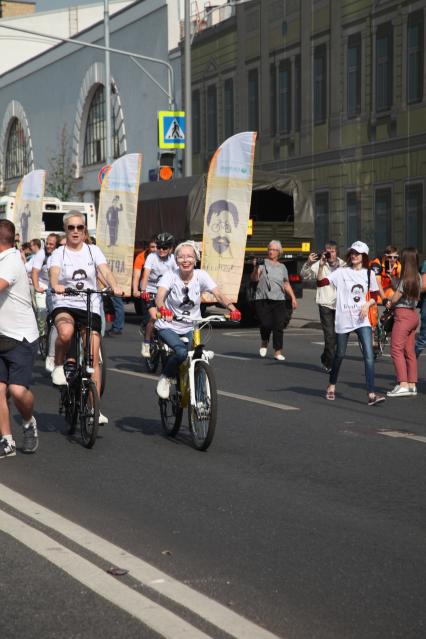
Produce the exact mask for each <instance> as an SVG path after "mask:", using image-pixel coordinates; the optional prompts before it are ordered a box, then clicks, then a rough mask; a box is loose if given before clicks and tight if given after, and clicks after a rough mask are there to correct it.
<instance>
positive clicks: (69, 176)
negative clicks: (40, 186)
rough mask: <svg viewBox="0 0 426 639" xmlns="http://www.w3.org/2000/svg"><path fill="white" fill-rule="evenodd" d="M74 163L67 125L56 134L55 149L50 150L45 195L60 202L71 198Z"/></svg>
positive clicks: (73, 193) (74, 180) (74, 182)
mask: <svg viewBox="0 0 426 639" xmlns="http://www.w3.org/2000/svg"><path fill="white" fill-rule="evenodd" d="M75 170H76V165H75V164H74V162H73V161H72V149H71V136H70V135H69V133H68V129H67V125H66V124H64V126H63V127H62V128H61V130H60V131H59V134H58V144H57V148H56V150H55V151H52V150H51V151H50V157H49V160H48V173H47V180H46V195H50V196H52V197H57V198H59V199H60V200H61V201H62V202H67V201H69V200H72V199H73V198H74V197H75V194H76V182H77V181H76V178H75V177H74V176H75Z"/></svg>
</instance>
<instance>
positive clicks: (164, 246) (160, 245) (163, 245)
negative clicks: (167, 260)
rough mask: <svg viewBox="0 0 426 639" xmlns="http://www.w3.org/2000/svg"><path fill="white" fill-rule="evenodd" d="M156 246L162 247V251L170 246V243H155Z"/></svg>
mask: <svg viewBox="0 0 426 639" xmlns="http://www.w3.org/2000/svg"><path fill="white" fill-rule="evenodd" d="M157 248H158V249H162V250H163V251H165V250H166V249H169V248H172V247H171V246H170V244H157Z"/></svg>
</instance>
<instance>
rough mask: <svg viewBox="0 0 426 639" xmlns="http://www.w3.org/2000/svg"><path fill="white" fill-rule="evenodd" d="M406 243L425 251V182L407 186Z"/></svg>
mask: <svg viewBox="0 0 426 639" xmlns="http://www.w3.org/2000/svg"><path fill="white" fill-rule="evenodd" d="M405 229H406V245H407V246H415V247H417V250H418V251H420V252H422V251H423V184H407V186H406V187H405Z"/></svg>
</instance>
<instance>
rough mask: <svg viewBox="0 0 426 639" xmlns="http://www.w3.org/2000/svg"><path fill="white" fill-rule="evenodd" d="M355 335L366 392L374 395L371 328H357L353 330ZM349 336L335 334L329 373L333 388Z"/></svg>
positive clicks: (346, 334)
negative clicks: (360, 351)
mask: <svg viewBox="0 0 426 639" xmlns="http://www.w3.org/2000/svg"><path fill="white" fill-rule="evenodd" d="M355 333H356V334H357V335H358V339H359V341H360V342H361V346H362V352H363V357H364V368H365V381H366V383H367V392H368V393H374V392H375V390H374V353H373V340H372V336H371V326H361V328H357V329H356V330H355ZM349 335H350V333H337V334H336V352H335V354H334V359H333V364H332V367H331V373H330V384H333V386H334V384H335V383H336V382H337V377H338V375H339V370H340V366H341V365H342V361H343V358H344V357H345V353H346V347H347V345H348V339H349Z"/></svg>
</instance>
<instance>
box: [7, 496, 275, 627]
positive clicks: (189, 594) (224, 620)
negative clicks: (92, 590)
mask: <svg viewBox="0 0 426 639" xmlns="http://www.w3.org/2000/svg"><path fill="white" fill-rule="evenodd" d="M0 500H1V501H3V502H5V503H6V504H8V505H9V506H11V507H12V508H14V509H15V510H17V511H19V512H21V513H23V514H25V515H27V516H28V517H30V518H32V519H34V520H35V521H38V522H40V523H42V524H43V525H44V526H47V527H48V528H51V529H52V530H55V531H56V532H58V533H60V534H61V535H63V536H64V537H66V538H67V539H70V540H71V541H73V542H74V543H76V544H78V545H79V546H81V547H82V548H84V549H85V550H87V551H89V552H91V553H93V554H95V555H97V556H98V557H100V558H101V559H103V560H104V561H106V562H108V563H109V564H111V565H112V566H119V567H120V568H125V569H126V570H128V571H129V574H130V576H131V577H132V578H133V579H136V580H137V581H139V582H140V583H141V584H144V585H145V586H148V587H149V588H151V589H153V590H156V591H157V592H159V593H160V594H161V595H163V596H165V597H167V598H168V599H170V600H171V601H173V602H175V603H177V604H179V605H181V606H183V607H185V608H187V609H188V610H191V611H192V612H193V613H195V614H196V615H198V616H199V617H201V618H202V619H205V620H206V621H208V622H210V623H211V624H213V625H214V626H217V627H218V628H220V629H221V630H223V631H224V632H226V633H228V634H229V635H230V636H231V637H235V638H236V639H277V637H276V635H273V634H272V633H270V632H269V631H268V630H265V629H263V628H261V627H260V626H257V625H256V624H255V623H252V622H251V621H249V620H248V619H245V618H244V617H241V616H240V615H238V614H237V613H235V612H233V611H232V610H229V609H228V608H227V607H226V606H223V605H222V604H219V603H217V602H216V601H214V600H213V599H210V598H209V597H207V596H206V595H203V594H201V593H199V592H197V591H196V590H193V589H192V588H189V586H186V585H184V584H182V583H180V582H179V581H177V580H176V579H174V578H173V577H170V576H169V575H167V574H166V573H164V572H162V571H161V570H158V569H157V568H155V567H154V566H151V565H150V564H148V563H147V562H145V561H143V560H142V559H139V557H136V556H135V555H132V554H130V553H128V552H127V551H126V550H124V548H120V547H119V546H116V545H115V544H112V543H110V542H109V541H107V540H106V539H103V538H102V537H99V536H98V535H96V534H94V533H92V532H90V531H89V530H86V529H85V528H83V527H82V526H79V525H78V524H75V523H73V522H72V521H70V520H68V519H65V518H64V517H62V516H61V515H58V514H56V513H55V512H53V511H52V510H49V509H48V508H45V507H44V506H41V505H40V504H37V503H36V502H34V501H32V500H31V499H28V498H27V497H24V496H23V495H21V494H20V493H17V492H15V491H14V490H11V489H10V488H7V487H6V486H4V485H2V484H0ZM0 515H2V513H0ZM30 531H31V535H30V536H29V544H30V547H32V546H33V535H34V534H35V530H34V529H33V528H30ZM40 534H42V533H40ZM48 539H49V538H48ZM51 543H52V540H50V539H49V544H51ZM54 543H56V542H54ZM88 563H89V564H90V562H88ZM90 565H91V566H92V564H90ZM106 577H107V575H105V573H104V572H103V573H102V578H103V580H104V581H105V579H106ZM126 596H127V595H126ZM138 601H139V600H138ZM139 605H140V603H139ZM154 606H155V603H153V602H150V608H151V609H153V608H154ZM132 614H133V613H132ZM170 614H172V613H170ZM144 622H145V623H147V622H146V619H144ZM159 622H160V620H159ZM181 623H183V622H181ZM190 628H191V629H192V628H193V627H192V626H190ZM194 630H195V629H194ZM167 632H168V634H164V636H165V637H170V639H177V637H183V636H185V638H186V637H192V636H194V637H195V635H181V634H179V635H178V634H177V633H176V632H175V628H174V625H172V626H171V627H170V628H167ZM197 636H199V637H201V636H204V635H201V634H199V635H197Z"/></svg>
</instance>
